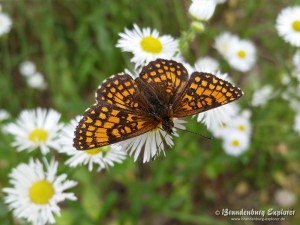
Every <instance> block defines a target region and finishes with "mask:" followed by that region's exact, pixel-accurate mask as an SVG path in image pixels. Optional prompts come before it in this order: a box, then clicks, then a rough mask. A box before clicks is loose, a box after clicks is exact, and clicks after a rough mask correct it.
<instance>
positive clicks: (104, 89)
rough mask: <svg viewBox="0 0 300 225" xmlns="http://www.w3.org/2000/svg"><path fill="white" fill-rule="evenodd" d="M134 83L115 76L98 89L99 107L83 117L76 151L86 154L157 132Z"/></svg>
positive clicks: (89, 110) (126, 76) (155, 123)
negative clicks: (98, 148)
mask: <svg viewBox="0 0 300 225" xmlns="http://www.w3.org/2000/svg"><path fill="white" fill-rule="evenodd" d="M140 96H141V95H140V93H139V90H138V89H137V85H136V83H135V81H134V80H133V79H132V78H131V76H129V75H126V74H125V75H115V76H113V77H111V78H108V79H107V80H106V81H104V82H103V84H102V85H101V86H100V87H99V88H98V90H97V94H96V100H97V103H96V104H94V105H93V106H91V107H90V108H89V109H87V110H86V112H85V113H84V115H83V118H82V119H81V121H80V122H79V124H78V126H77V128H76V130H75V138H74V144H73V145H74V147H75V148H76V149H78V150H87V149H92V148H97V147H101V146H105V145H110V144H113V143H116V142H119V141H123V140H126V139H129V138H132V137H135V136H138V135H140V134H143V133H145V132H147V131H149V130H152V129H154V128H155V127H156V126H157V125H158V122H157V121H154V120H153V119H152V118H151V117H149V115H148V114H147V108H145V107H147V105H144V104H143V99H142V98H140Z"/></svg>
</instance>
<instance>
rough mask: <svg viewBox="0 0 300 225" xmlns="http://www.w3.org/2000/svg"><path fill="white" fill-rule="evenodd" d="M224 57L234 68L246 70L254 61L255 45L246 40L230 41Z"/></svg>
mask: <svg viewBox="0 0 300 225" xmlns="http://www.w3.org/2000/svg"><path fill="white" fill-rule="evenodd" d="M226 59H227V61H228V63H229V64H230V65H231V66H232V67H233V68H234V69H236V70H239V71H241V72H247V71H249V70H250V69H251V68H252V67H253V65H254V64H255V61H256V49H255V46H254V44H253V43H252V42H251V41H248V40H235V41H234V42H231V46H230V48H229V50H228V55H227V57H226Z"/></svg>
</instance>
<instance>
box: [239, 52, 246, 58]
mask: <svg viewBox="0 0 300 225" xmlns="http://www.w3.org/2000/svg"><path fill="white" fill-rule="evenodd" d="M237 55H238V57H240V58H242V59H243V58H245V57H246V52H245V51H244V50H240V51H238V53H237Z"/></svg>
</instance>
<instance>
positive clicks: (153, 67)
mask: <svg viewBox="0 0 300 225" xmlns="http://www.w3.org/2000/svg"><path fill="white" fill-rule="evenodd" d="M139 77H140V79H141V80H142V81H143V82H145V83H146V85H149V86H150V87H151V88H152V89H153V92H154V93H155V94H156V96H157V98H158V100H159V101H160V103H161V104H172V103H173V102H174V99H175V97H176V96H177V95H178V94H180V93H181V92H182V91H183V90H184V88H185V86H186V84H187V82H188V72H187V70H186V69H185V68H184V67H183V65H182V64H181V63H177V62H175V61H173V60H164V59H157V60H155V61H152V62H150V63H149V64H148V65H147V66H145V67H144V68H143V69H142V71H141V73H140V76H139Z"/></svg>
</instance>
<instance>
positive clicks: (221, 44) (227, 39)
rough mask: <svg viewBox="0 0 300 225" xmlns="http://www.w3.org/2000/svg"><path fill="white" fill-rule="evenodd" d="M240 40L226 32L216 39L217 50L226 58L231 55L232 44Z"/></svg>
mask: <svg viewBox="0 0 300 225" xmlns="http://www.w3.org/2000/svg"><path fill="white" fill-rule="evenodd" d="M238 39H239V38H238V37H237V36H236V35H233V34H231V33H229V32H224V33H221V34H220V35H218V36H217V37H216V39H215V43H214V47H215V49H216V50H217V51H218V52H219V53H220V54H221V55H222V56H223V57H224V58H226V57H227V56H228V54H229V49H230V48H231V47H232V43H234V42H235V41H237V40H238Z"/></svg>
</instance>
